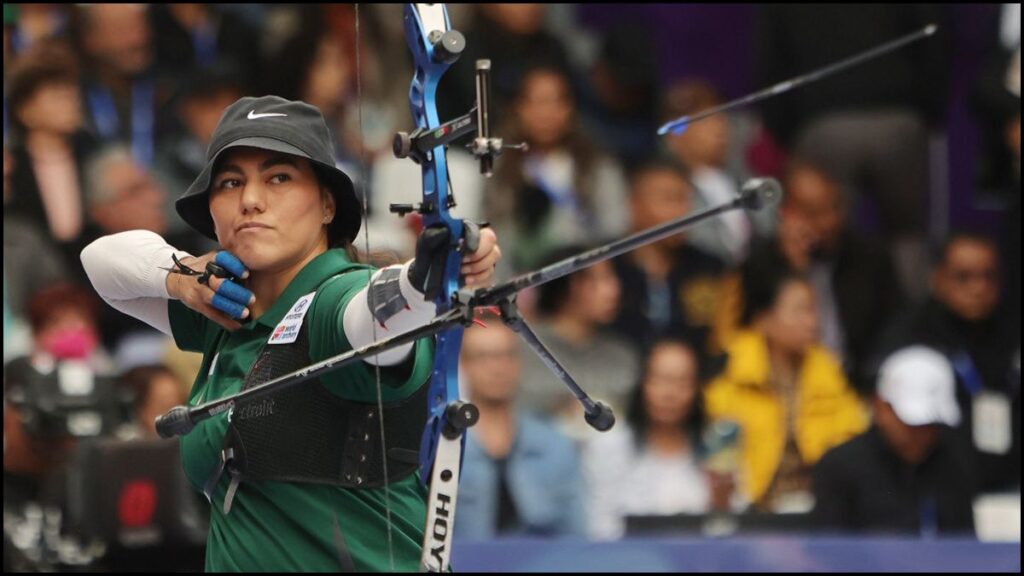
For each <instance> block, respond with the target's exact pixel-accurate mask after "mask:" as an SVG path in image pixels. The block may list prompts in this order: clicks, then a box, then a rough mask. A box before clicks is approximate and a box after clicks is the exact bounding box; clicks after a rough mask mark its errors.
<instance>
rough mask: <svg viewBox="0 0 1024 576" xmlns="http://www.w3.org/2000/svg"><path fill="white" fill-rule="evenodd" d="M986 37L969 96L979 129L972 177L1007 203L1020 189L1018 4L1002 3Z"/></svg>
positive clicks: (983, 187) (984, 189) (983, 189)
mask: <svg viewBox="0 0 1024 576" xmlns="http://www.w3.org/2000/svg"><path fill="white" fill-rule="evenodd" d="M989 37H990V38H991V41H990V42H989V43H988V46H987V47H986V48H987V54H986V55H985V59H984V61H983V62H982V65H981V66H980V68H979V70H978V76H977V79H976V81H975V86H974V93H973V94H972V98H971V100H972V102H971V104H972V107H973V109H974V112H975V117H976V119H977V121H978V128H979V131H980V138H979V144H980V145H981V151H980V152H981V153H980V154H978V158H977V160H978V164H977V172H978V173H977V177H978V183H979V188H980V189H981V190H982V191H985V192H989V193H994V194H998V195H1000V196H1003V197H1004V198H1003V199H1004V200H1010V201H1011V202H1012V199H1013V198H1014V197H1015V196H1018V197H1019V191H1020V4H1003V5H1002V9H1001V10H1000V11H999V13H998V17H997V18H994V19H993V23H992V27H991V29H990V32H989ZM1014 78H1016V80H1014Z"/></svg>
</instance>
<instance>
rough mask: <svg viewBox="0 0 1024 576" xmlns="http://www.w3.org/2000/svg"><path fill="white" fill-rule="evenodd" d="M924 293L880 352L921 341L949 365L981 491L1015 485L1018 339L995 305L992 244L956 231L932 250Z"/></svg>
mask: <svg viewBox="0 0 1024 576" xmlns="http://www.w3.org/2000/svg"><path fill="white" fill-rule="evenodd" d="M930 292H931V293H930V296H929V299H928V300H927V301H926V302H925V303H924V304H923V305H922V306H921V307H919V308H918V309H917V310H915V311H913V312H911V313H910V314H909V315H908V316H907V317H905V318H902V319H900V320H898V321H897V322H896V323H895V324H894V325H893V326H892V328H891V329H890V330H889V331H888V332H887V333H886V335H885V337H884V338H883V341H882V343H881V345H880V353H881V354H883V355H884V354H886V353H887V352H888V351H891V350H894V349H896V348H900V347H903V346H907V345H910V344H915V343H920V344H924V345H926V346H930V347H932V348H935V349H936V350H939V351H940V352H942V353H943V354H945V355H946V357H947V358H948V359H949V361H950V362H951V363H952V364H953V369H954V371H955V373H956V376H957V386H956V398H957V402H958V404H959V406H960V410H961V412H962V413H963V418H962V420H961V423H960V425H959V426H958V427H957V430H958V432H959V434H960V435H961V436H962V438H963V439H964V440H966V441H967V442H969V443H970V445H972V446H973V450H972V452H973V457H974V460H975V464H974V466H975V468H974V469H975V470H976V471H977V473H978V481H979V489H980V490H981V491H994V490H1006V489H1013V488H1015V487H1018V486H1020V445H1021V441H1020V420H1021V418H1020V416H1021V408H1020V376H1019V372H1018V371H1019V366H1018V367H1017V368H1015V367H1014V362H1015V358H1016V362H1019V361H1020V360H1019V356H1018V354H1019V346H1020V344H1019V342H1018V340H1017V338H1016V337H1015V335H1014V334H1013V327H1012V319H1010V318H1007V316H1006V314H1004V313H1002V312H1001V311H1000V308H999V300H1000V267H999V251H998V249H997V247H996V244H995V242H994V241H993V240H992V239H991V238H989V237H987V236H985V235H982V234H977V233H973V232H967V231H958V232H954V233H953V234H951V235H950V237H949V238H948V239H947V240H946V242H945V243H944V244H943V246H941V247H940V250H939V251H938V254H937V259H936V262H935V265H934V267H933V270H932V274H931V279H930Z"/></svg>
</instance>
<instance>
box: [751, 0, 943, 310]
mask: <svg viewBox="0 0 1024 576" xmlns="http://www.w3.org/2000/svg"><path fill="white" fill-rule="evenodd" d="M933 23H935V24H939V29H938V33H937V34H936V35H935V36H933V37H931V38H929V39H928V40H927V41H924V42H918V43H917V44H915V45H913V46H909V47H907V48H904V49H902V50H898V51H896V52H893V53H891V54H887V55H886V57H885V58H878V59H876V60H873V61H871V62H869V63H867V64H865V65H863V66H858V67H856V68H853V69H850V70H847V71H845V72H844V73H843V74H841V75H838V76H835V77H832V78H829V79H828V80H827V81H825V82H818V83H816V84H814V85H813V86H808V87H806V88H803V89H801V90H798V91H795V92H793V93H792V94H788V95H787V96H786V97H784V98H775V99H772V100H770V101H767V102H766V103H765V104H764V107H763V110H764V118H765V123H766V125H767V127H768V129H769V130H770V131H771V132H772V134H773V135H774V136H775V138H776V140H778V141H779V142H780V143H781V144H782V145H783V147H784V148H786V149H787V150H788V151H790V152H793V153H796V154H798V155H799V156H801V157H804V158H807V159H809V160H811V161H813V162H814V163H815V164H817V165H820V166H822V167H824V168H825V169H827V170H829V172H831V173H833V174H836V175H837V176H838V178H839V179H840V181H841V182H842V183H843V184H844V186H845V187H846V190H847V191H848V193H851V194H852V195H851V198H850V199H851V202H850V204H851V206H854V207H855V208H858V204H859V202H860V200H861V198H862V197H863V195H865V194H867V195H870V197H871V198H872V199H873V201H874V204H875V205H876V206H877V208H878V214H879V217H880V224H881V231H882V233H883V234H884V236H885V239H886V243H887V245H888V248H889V250H890V252H891V253H892V254H893V257H894V261H895V263H896V268H897V271H898V272H899V274H900V281H901V284H903V286H904V290H905V291H906V292H907V294H908V295H909V296H911V297H912V298H914V299H915V300H916V301H920V300H922V299H923V298H924V292H925V291H926V287H925V281H924V279H925V277H926V276H927V274H926V270H925V263H926V262H927V258H926V255H927V249H926V244H925V232H926V230H925V226H926V219H925V215H926V212H925V211H923V210H921V206H924V205H925V202H926V200H927V199H928V189H929V183H928V173H929V165H928V161H929V160H928V135H929V131H935V130H938V129H941V128H942V125H943V122H944V118H945V112H946V99H947V98H948V95H949V84H948V82H949V74H950V70H951V67H950V66H949V64H948V62H949V58H948V54H949V49H948V44H949V38H950V37H951V33H950V31H949V30H950V27H947V26H946V20H945V18H944V9H942V8H936V7H934V6H931V5H928V6H926V5H904V4H899V5H897V4H886V5H884V6H868V5H843V6H833V5H830V6H825V5H790V6H767V7H764V8H762V12H761V14H760V18H759V20H758V23H757V25H758V30H757V35H756V40H755V48H756V51H755V54H756V56H755V76H756V80H757V82H756V83H757V85H758V86H769V85H771V84H774V83H777V82H780V81H782V80H785V79H788V78H791V77H794V76H796V75H798V74H804V73H807V72H808V71H811V70H814V69H817V68H819V67H821V66H823V65H825V64H830V63H832V62H835V61H836V60H838V59H840V58H843V57H848V56H852V55H853V54H856V53H858V52H860V51H863V50H865V49H867V48H871V47H874V46H878V45H879V44H881V43H883V42H886V41H889V40H893V39H895V38H898V37H900V36H904V35H906V34H909V33H911V32H914V31H917V30H920V29H922V28H924V27H925V26H926V25H928V24H933ZM855 213H856V212H855Z"/></svg>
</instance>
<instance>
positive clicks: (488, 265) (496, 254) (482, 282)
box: [460, 223, 501, 288]
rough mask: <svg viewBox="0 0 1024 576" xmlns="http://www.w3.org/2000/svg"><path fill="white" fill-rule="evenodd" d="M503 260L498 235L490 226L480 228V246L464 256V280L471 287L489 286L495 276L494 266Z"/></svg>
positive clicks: (462, 272)
mask: <svg viewBox="0 0 1024 576" xmlns="http://www.w3.org/2000/svg"><path fill="white" fill-rule="evenodd" d="M467 224H469V223H467ZM499 260H501V248H499V247H498V235H497V234H495V233H494V230H492V229H490V228H481V229H480V247H479V248H478V249H477V251H476V252H473V253H471V254H466V255H465V256H463V258H462V269H461V270H460V272H461V274H462V281H463V283H464V284H465V285H466V286H469V287H471V288H480V287H484V286H489V285H490V283H491V280H493V278H494V267H495V266H497V265H498V261H499Z"/></svg>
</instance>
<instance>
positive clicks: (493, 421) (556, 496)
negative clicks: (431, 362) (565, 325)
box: [455, 318, 585, 540]
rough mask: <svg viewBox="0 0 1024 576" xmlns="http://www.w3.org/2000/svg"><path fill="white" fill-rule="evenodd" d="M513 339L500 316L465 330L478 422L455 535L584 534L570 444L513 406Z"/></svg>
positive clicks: (516, 363)
mask: <svg viewBox="0 0 1024 576" xmlns="http://www.w3.org/2000/svg"><path fill="white" fill-rule="evenodd" d="M520 354H521V348H520V345H519V342H518V337H517V336H516V334H515V333H514V332H512V331H511V330H509V329H508V328H506V327H505V326H503V325H502V324H501V322H500V321H499V320H498V319H497V318H494V321H493V322H492V323H491V325H490V326H488V327H487V328H486V329H484V328H481V327H472V328H470V329H469V330H466V332H465V334H464V337H463V341H462V358H461V364H460V367H461V371H462V374H463V376H464V378H463V380H462V382H463V384H464V385H465V386H466V392H467V393H468V396H469V400H470V401H471V402H472V403H473V404H474V405H476V407H477V408H479V409H480V420H479V422H477V424H476V425H475V426H473V427H472V428H470V429H469V437H468V439H467V441H466V452H465V461H464V462H463V467H462V479H461V481H460V483H459V493H460V494H459V495H460V498H459V506H458V508H456V514H457V516H458V517H457V519H456V522H455V530H456V532H455V537H456V538H459V539H463V540H470V539H473V540H479V539H487V538H493V537H495V536H511V535H514V536H582V535H583V532H584V521H585V519H584V508H583V498H584V494H583V488H582V486H583V479H582V476H581V474H580V467H579V461H578V458H577V455H576V451H575V449H574V447H573V445H572V442H571V441H570V440H569V439H568V438H566V437H565V436H563V435H562V434H561V433H560V432H559V431H558V430H556V429H555V428H554V427H553V426H551V425H550V424H548V423H546V422H544V421H542V420H539V419H537V418H536V417H535V416H533V415H531V414H529V413H528V412H525V411H522V410H520V409H518V408H516V405H515V402H516V396H517V393H518V388H519V384H520V382H521V370H520Z"/></svg>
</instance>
